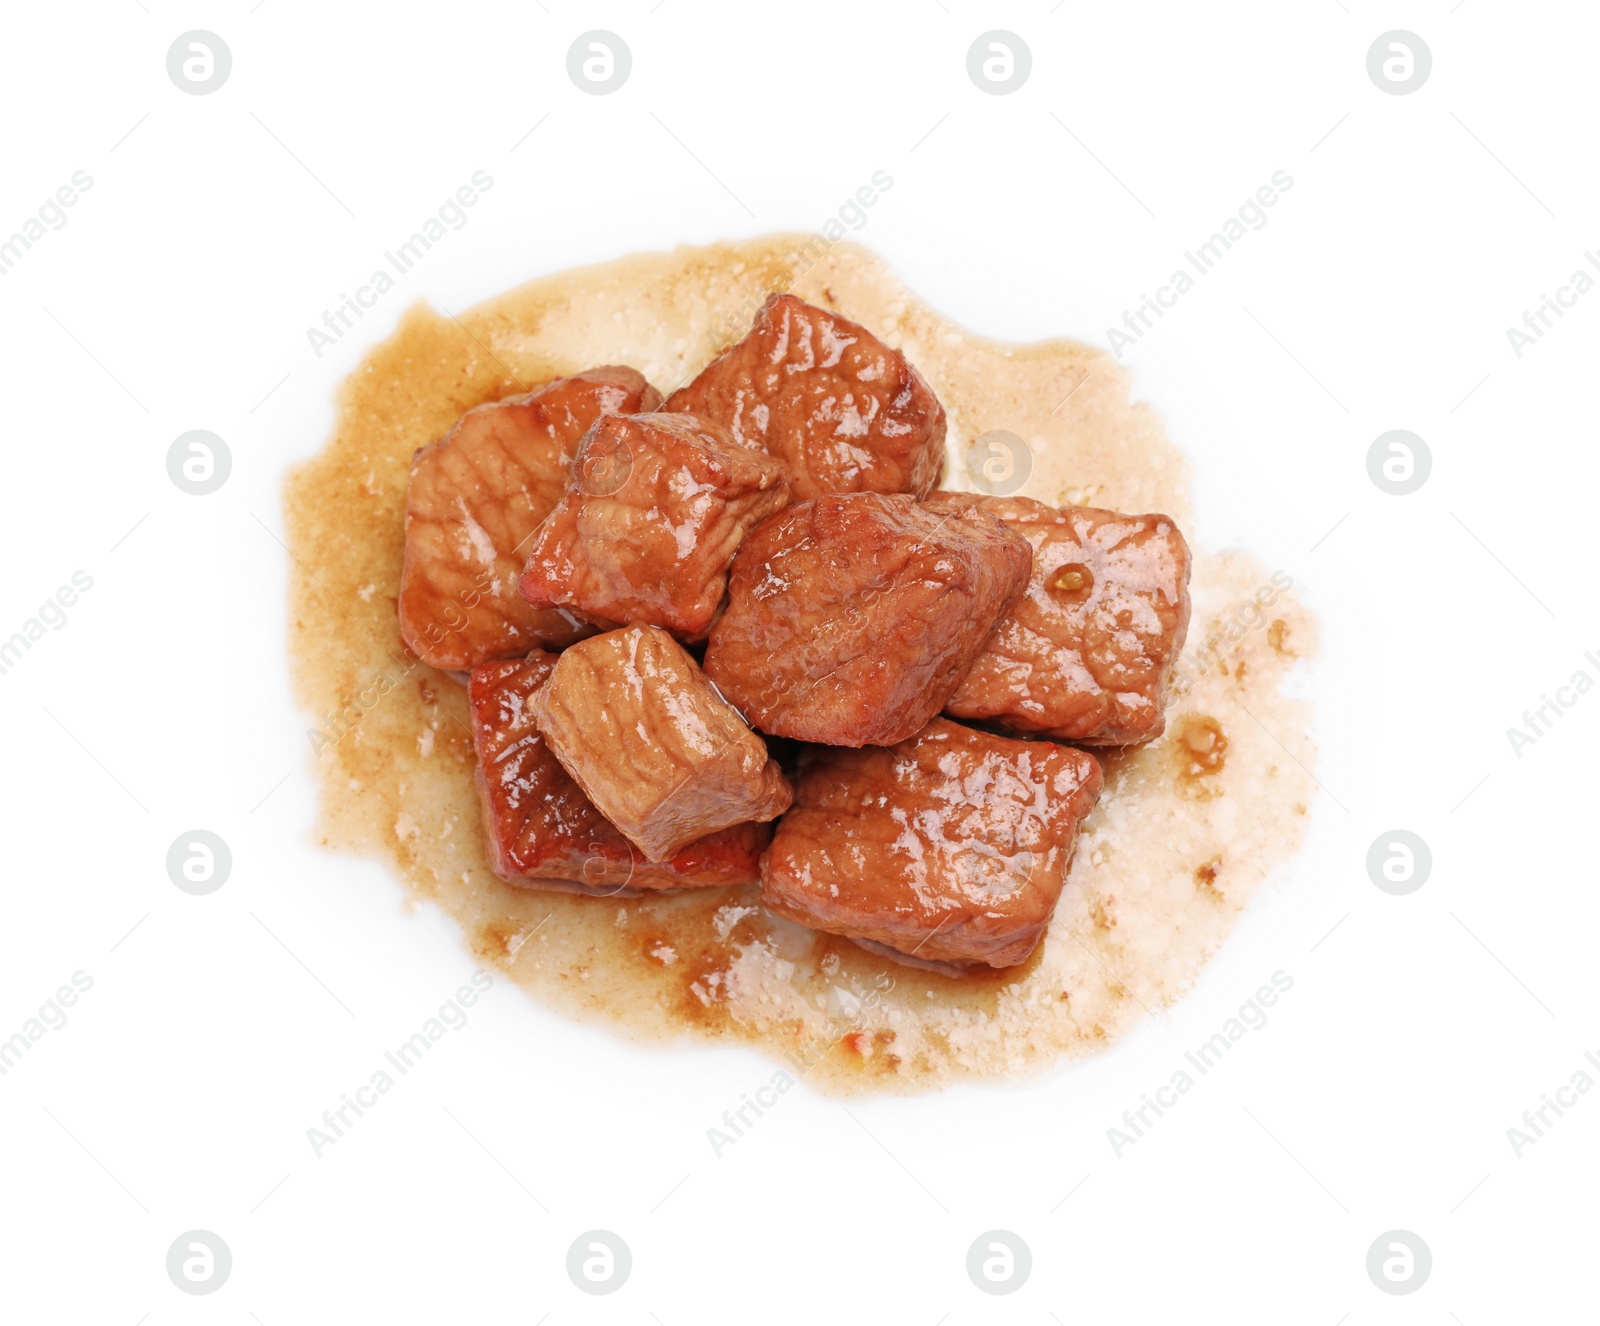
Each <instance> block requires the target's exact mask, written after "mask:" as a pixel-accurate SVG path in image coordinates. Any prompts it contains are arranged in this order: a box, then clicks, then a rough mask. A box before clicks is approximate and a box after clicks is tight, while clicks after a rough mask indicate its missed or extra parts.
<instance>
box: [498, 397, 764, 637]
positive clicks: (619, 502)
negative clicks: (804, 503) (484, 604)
mask: <svg viewBox="0 0 1600 1326" xmlns="http://www.w3.org/2000/svg"><path fill="white" fill-rule="evenodd" d="M788 504H789V476H788V473H787V472H786V471H785V470H784V467H783V465H782V463H781V462H779V461H776V460H774V459H773V458H772V457H771V456H769V455H767V454H766V453H765V452H764V451H757V450H755V449H754V448H752V447H747V446H744V445H742V444H741V443H738V442H735V441H734V440H733V438H732V437H730V436H729V435H728V431H727V430H726V429H725V428H723V427H722V426H721V425H720V424H714V423H710V422H708V421H705V420H701V419H697V418H695V417H694V416H693V415H691V414H634V415H607V416H606V417H605V418H603V419H601V420H600V421H599V422H598V423H597V424H595V426H594V427H593V428H592V429H590V430H589V433H588V435H587V436H586V437H585V438H584V439H583V443H582V444H581V445H580V446H579V448H578V455H577V459H576V460H575V461H574V463H573V467H572V482H571V485H570V486H569V487H568V488H567V490H566V493H565V494H564V495H563V496H562V498H561V501H560V502H559V503H557V504H556V508H555V510H554V511H552V512H551V513H550V515H549V516H548V517H547V518H546V520H545V522H544V524H542V525H540V526H539V529H538V531H537V532H536V533H535V534H534V536H533V542H532V543H531V544H530V545H529V548H528V564H527V569H526V570H525V571H524V572H523V575H522V596H523V597H524V598H525V599H527V601H528V602H529V603H531V604H533V605H534V606H535V607H537V608H558V607H564V608H570V609H572V610H573V611H574V612H576V613H578V614H579V615H580V616H582V617H584V618H586V619H588V620H591V621H595V622H600V623H604V624H607V625H611V626H634V625H638V626H660V627H664V628H665V629H666V630H669V631H673V632H676V633H677V634H679V635H681V636H683V637H685V638H686V639H691V640H692V639H704V638H705V633H706V628H707V627H709V626H710V625H711V622H712V620H713V619H714V618H715V617H716V614H717V610H718V609H719V608H720V607H721V606H722V596H723V592H724V591H725V590H726V588H727V584H728V563H729V562H731V561H732V560H733V555H734V553H736V552H737V551H738V550H739V544H740V542H741V541H742V540H743V538H744V536H745V532H746V531H747V530H749V528H750V527H751V526H752V525H754V524H756V523H757V522H758V521H761V520H763V519H765V518H766V517H767V516H770V515H771V514H772V513H773V512H774V511H781V510H782V509H783V508H784V507H785V506H787V505H788Z"/></svg>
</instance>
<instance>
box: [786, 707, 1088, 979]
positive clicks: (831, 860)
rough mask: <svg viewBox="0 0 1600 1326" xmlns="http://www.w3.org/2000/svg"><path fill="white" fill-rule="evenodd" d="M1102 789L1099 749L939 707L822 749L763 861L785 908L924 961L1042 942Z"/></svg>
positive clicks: (808, 759) (970, 959) (982, 958)
mask: <svg viewBox="0 0 1600 1326" xmlns="http://www.w3.org/2000/svg"><path fill="white" fill-rule="evenodd" d="M1099 795H1100V766H1099V764H1098V763H1097V762H1096V761H1095V758H1094V757H1093V756H1092V755H1089V754H1087V753H1086V752H1084V751H1080V750H1074V749H1072V748H1071V747H1070V746H1057V745H1055V744H1054V743H1052V742H1044V741H1018V740H1016V739H1014V738H1011V737H997V736H993V735H991V734H989V733H987V732H978V731H975V730H973V729H972V728H967V727H962V726H961V725H959V724H957V723H952V722H950V720H949V719H945V718H936V719H934V721H933V722H931V723H929V724H928V726H927V727H926V728H924V729H923V730H922V731H921V732H920V733H918V734H917V736H915V737H913V738H912V739H911V740H909V741H903V742H901V743H900V744H899V745H897V746H894V747H891V748H889V749H887V750H885V749H882V748H879V747H867V748H865V749H863V750H839V749H836V748H827V747H813V748H812V749H810V750H809V751H807V752H806V754H805V756H804V759H803V761H802V766H801V772H800V774H799V778H798V780H797V783H796V787H795V801H794V806H793V808H792V809H791V810H790V811H789V813H788V814H787V815H785V816H784V817H783V819H782V821H781V822H780V823H779V825H778V832H777V834H776V835H775V836H774V837H773V840H772V846H771V847H770V848H769V849H768V850H767V855H766V857H765V858H764V859H763V861H762V864H761V901H762V903H763V904H764V905H765V906H766V907H768V908H769V909H771V910H772V911H774V912H777V913H778V915H780V916H786V917H788V918H789V919H790V920H791V921H798V922H800V923H801V924H803V925H809V926H814V927H815V928H816V929H818V930H826V931H828V932H830V933H832V934H836V935H848V936H849V937H850V938H852V939H860V940H865V941H868V942H871V943H877V944H884V945H887V946H888V947H889V948H892V949H895V950H897V951H899V952H901V953H905V954H908V955H910V956H912V957H915V958H917V959H920V960H924V961H928V962H955V963H987V964H988V965H989V966H991V967H1010V966H1014V965H1015V964H1017V963H1019V962H1021V961H1023V960H1024V959H1025V958H1026V957H1027V956H1028V954H1030V953H1032V952H1033V949H1034V945H1036V944H1037V943H1038V942H1039V938H1040V936H1041V935H1042V934H1043V933H1044V928H1045V926H1046V925H1047V924H1048V923H1049V921H1050V916H1051V913H1052V912H1054V911H1055V906H1056V901H1057V899H1058V898H1059V897H1060V896H1061V889H1062V885H1063V884H1064V883H1065V882H1066V877H1067V870H1068V867H1069V866H1070V865H1071V863H1072V852H1073V847H1074V845H1075V844H1076V841H1077V835H1078V824H1079V822H1080V821H1081V820H1082V819H1083V817H1084V816H1085V815H1087V814H1088V813H1089V811H1090V810H1091V809H1093V807H1094V803H1095V801H1096V799H1097V798H1098V797H1099Z"/></svg>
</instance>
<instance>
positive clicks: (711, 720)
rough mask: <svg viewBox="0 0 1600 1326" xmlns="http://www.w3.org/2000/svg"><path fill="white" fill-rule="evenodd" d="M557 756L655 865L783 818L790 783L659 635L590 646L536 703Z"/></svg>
mask: <svg viewBox="0 0 1600 1326" xmlns="http://www.w3.org/2000/svg"><path fill="white" fill-rule="evenodd" d="M532 704H533V716H534V721H535V722H536V723H538V725H539V731H540V733H541V734H542V735H543V736H544V739H545V741H546V743H547V744H548V745H549V747H550V749H551V751H553V752H554V753H555V756H556V758H557V759H559V760H560V761H561V763H562V765H563V766H564V767H565V769H566V770H567V772H568V773H570V774H571V775H572V776H573V778H574V779H576V780H577V782H578V785H579V786H580V787H582V788H583V790H584V792H586V793H587V794H588V796H589V799H590V800H591V801H593V802H594V804H595V805H596V806H598V807H599V808H600V811H601V813H602V814H603V815H604V816H605V817H606V818H607V819H608V820H610V821H611V822H612V823H613V824H615V825H616V826H617V828H618V829H620V830H621V831H622V833H623V834H624V835H625V836H626V837H627V838H628V839H629V840H630V841H631V842H632V843H633V844H634V845H635V846H636V847H638V849H639V850H640V851H641V852H643V853H644V854H645V856H646V857H647V858H648V859H649V860H651V861H665V860H667V859H669V858H670V857H671V856H672V855H673V853H675V852H677V851H678V850H679V849H680V848H682V847H683V846H684V845H685V844H686V843H691V842H693V841H694V840H695V839H697V838H703V837H704V836H705V835H706V834H708V833H715V832H716V831H717V830H718V829H725V828H727V827H728V826H729V825H734V824H741V823H743V822H745V821H746V820H770V819H775V818H776V817H777V816H779V815H781V814H783V812H784V811H785V810H786V809H787V808H788V806H789V802H790V800H791V798H792V797H793V795H794V793H793V790H792V789H791V788H790V786H789V780H788V779H786V778H785V777H784V776H783V773H782V772H781V771H780V770H779V768H778V765H777V763H776V761H774V760H772V759H770V758H768V756H767V748H766V746H765V745H763V744H762V741H761V738H760V737H758V736H757V735H756V734H755V733H754V732H752V731H751V730H750V729H749V728H748V727H746V726H745V725H744V723H743V722H741V721H740V719H739V715H738V714H736V713H735V712H734V711H733V710H732V709H731V708H730V707H729V706H728V704H727V702H726V701H724V700H723V699H722V697H721V696H720V695H718V694H717V692H716V689H715V688H714V687H713V686H712V685H711V683H710V682H709V681H707V680H706V676H705V673H703V672H701V671H700V668H699V667H698V666H697V665H696V663H695V661H694V659H692V658H690V657H689V655H688V654H687V653H686V652H685V651H684V648H683V646H682V645H680V644H679V643H678V642H677V641H676V640H674V639H673V638H672V637H671V636H670V635H668V634H667V633H666V632H665V631H663V630H660V629H658V628H657V627H654V626H629V627H625V628H624V629H622V630H620V631H609V632H607V633H606V634H605V635H596V636H591V637H590V638H589V639H587V640H584V641H581V642H580V643H578V644H575V645H573V646H572V648H570V649H568V650H567V651H566V652H565V653H564V654H562V655H561V657H560V658H559V659H558V660H557V662H556V665H555V668H554V669H553V670H552V671H551V673H550V680H549V682H547V683H546V684H545V686H544V687H543V688H542V689H541V690H540V691H539V692H538V694H536V695H535V696H534V697H533V701H532Z"/></svg>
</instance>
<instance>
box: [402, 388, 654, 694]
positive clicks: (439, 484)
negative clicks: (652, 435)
mask: <svg viewBox="0 0 1600 1326" xmlns="http://www.w3.org/2000/svg"><path fill="white" fill-rule="evenodd" d="M660 399H661V394H660V393H659V392H658V391H656V389H655V388H654V387H652V386H650V385H649V383H647V382H646V381H645V380H644V379H643V378H642V377H640V376H639V374H637V373H635V372H634V371H633V370H632V369H631V368H594V369H590V370H589V371H588V372H586V373H578V374H576V375H574V376H573V377H570V378H558V379H556V381H554V382H551V383H549V384H548V385H547V386H544V387H542V388H540V389H539V390H538V391H535V392H530V393H528V394H526V395H521V396H507V397H505V398H504V399H503V400H498V401H491V402H489V403H488V404H487V405H479V406H475V407H474V408H473V409H470V410H468V411H467V412H466V413H465V414H464V415H462V416H461V419H460V421H459V422H458V423H457V424H456V425H455V427H454V428H452V429H451V430H450V432H449V433H447V434H446V435H445V437H444V438H443V440H441V441H439V442H434V443H432V444H430V445H429V446H426V447H423V448H422V449H421V450H420V451H418V452H417V454H416V456H415V457H414V458H413V459H412V462H411V484H410V487H408V488H407V490H406V547H405V562H404V565H403V566H402V568H401V572H400V635H401V638H402V639H404V641H405V642H406V645H407V647H408V648H410V650H411V651H412V653H414V654H415V655H416V656H417V657H418V658H420V659H421V660H422V661H423V662H424V663H428V664H431V665H432V666H433V667H436V668H453V669H466V668H471V667H474V666H476V665H477V664H479V663H483V662H486V661H487V660H489V659H496V658H515V657H519V656H521V655H523V654H526V653H527V652H528V650H530V649H532V648H533V647H534V646H535V645H554V646H557V647H559V646H561V645H566V644H570V643H571V642H572V641H574V640H577V639H579V638H580V637H582V636H584V635H587V634H589V633H590V631H591V630H592V628H591V627H589V626H588V625H586V624H585V623H583V622H581V621H580V620H579V619H578V618H576V617H574V616H573V615H572V614H571V613H570V612H566V611H564V610H559V609H556V610H551V609H543V610H541V609H538V608H534V607H531V606H530V605H529V604H528V602H527V601H526V600H525V599H524V598H523V597H522V595H521V594H519V593H518V592H517V578H518V576H519V575H520V574H521V572H522V565H523V562H524V560H525V559H526V557H527V552H528V549H527V542H528V536H529V535H531V534H532V533H533V531H534V530H535V529H536V528H538V525H539V522H540V521H541V520H543V519H544V518H545V517H546V516H547V515H549V514H550V509H551V508H552V507H553V506H555V504H556V502H557V500H558V499H559V498H560V496H561V494H562V492H563V491H565V489H566V486H567V478H568V475H569V473H570V472H571V468H572V457H573V454H574V453H575V452H576V451H577V449H578V442H579V441H580V439H582V437H583V435H584V434H585V433H586V432H588V430H589V427H590V425H592V424H593V423H594V421H595V420H596V419H598V418H599V417H600V416H601V415H602V414H607V413H628V412H632V411H635V410H649V409H654V408H655V406H656V404H657V403H658V402H659V401H660Z"/></svg>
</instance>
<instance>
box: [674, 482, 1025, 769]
mask: <svg viewBox="0 0 1600 1326" xmlns="http://www.w3.org/2000/svg"><path fill="white" fill-rule="evenodd" d="M1029 557H1030V554H1029V551H1028V543H1027V540H1026V539H1024V538H1022V536H1021V535H1019V534H1016V533H1014V532H1013V531H1012V530H1010V529H1008V528H1007V527H1006V526H1005V525H1004V524H1002V523H1001V522H1000V521H999V520H996V519H995V518H994V517H992V516H990V515H988V514H986V513H985V512H982V511H978V510H964V511H948V512H934V511H931V510H929V509H928V508H927V507H925V506H922V505H919V504H918V503H917V502H915V501H913V500H912V499H911V498H909V497H905V496H890V495H884V494H880V493H853V494H850V495H847V496H839V497H819V498H816V499H815V500H814V501H810V502H801V503H797V504H796V505H794V506H791V507H789V508H788V509H787V510H784V511H781V512H779V513H778V514H777V515H775V516H773V517H771V518H770V519H768V520H766V521H763V522H762V523H761V524H760V525H758V526H756V528H755V529H754V530H752V531H751V532H750V534H749V536H748V537H747V538H746V539H745V541H744V546H743V547H742V548H740V550H739V555H738V556H737V557H736V558H734V561H733V570H732V572H731V573H730V575H729V578H728V607H727V610H726V611H725V612H724V613H723V615H722V618H721V619H720V620H719V621H718V622H717V624H716V626H715V627H713V628H712V632H711V639H710V641H709V643H708V644H707V646H706V661H705V668H706V673H707V675H708V676H709V677H710V678H711V680H712V681H714V682H716V684H717V686H718V688H719V689H720V690H721V691H722V693H723V695H725V696H726V697H727V698H728V700H729V701H730V702H731V703H732V704H733V705H734V706H735V707H737V708H738V709H739V711H740V712H741V713H742V714H744V716H745V717H746V718H747V719H748V720H749V721H750V722H751V723H753V724H754V725H755V726H756V727H758V728H760V729H761V730H762V731H763V732H770V733H773V734H775V735H777V736H784V737H795V738H798V739H799V740H801V741H817V742H825V743H827V744H829V745H835V746H866V745H873V746H890V745H893V744H894V743H895V742H897V741H903V740H905V739H906V738H907V737H909V736H912V735H913V734H915V733H916V732H919V731H921V729H922V727H923V726H924V724H926V723H927V721H928V720H929V719H930V718H932V717H933V716H934V715H935V714H937V713H938V712H939V710H940V709H942V708H943V707H944V704H945V701H947V700H948V699H949V698H950V696H951V694H952V693H953V692H954V690H955V688H956V687H957V686H958V685H959V684H960V682H961V679H962V678H963V677H964V676H966V673H967V669H968V668H969V667H970V666H971V665H972V660H973V659H974V658H975V657H976V656H977V654H978V651H979V650H980V649H981V648H982V647H983V643H984V641H985V640H986V639H987V638H988V635H989V632H990V631H991V630H992V629H993V627H994V624H995V622H996V620H998V618H999V616H1000V614H1001V613H1003V612H1004V611H1005V610H1006V608H1007V607H1008V606H1009V605H1010V604H1011V601H1012V600H1013V599H1014V598H1015V597H1016V596H1017V595H1018V594H1019V593H1021V592H1022V588H1023V586H1024V585H1025V584H1026V583H1027V579H1028V563H1029Z"/></svg>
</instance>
